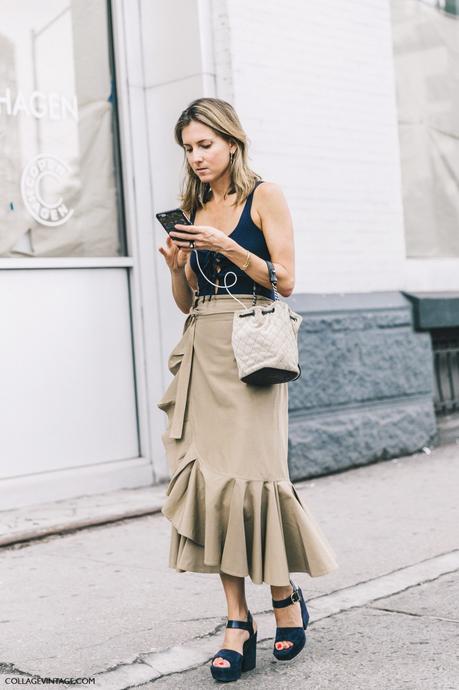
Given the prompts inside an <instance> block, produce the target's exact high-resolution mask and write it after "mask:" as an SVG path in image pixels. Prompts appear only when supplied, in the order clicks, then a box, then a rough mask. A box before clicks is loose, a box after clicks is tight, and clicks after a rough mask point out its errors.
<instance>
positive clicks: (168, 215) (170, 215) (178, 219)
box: [156, 208, 194, 235]
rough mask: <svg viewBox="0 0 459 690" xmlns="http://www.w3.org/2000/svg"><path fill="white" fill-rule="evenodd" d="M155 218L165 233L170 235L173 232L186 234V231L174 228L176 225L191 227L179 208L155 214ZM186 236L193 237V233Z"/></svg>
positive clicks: (190, 223)
mask: <svg viewBox="0 0 459 690" xmlns="http://www.w3.org/2000/svg"><path fill="white" fill-rule="evenodd" d="M156 218H157V219H158V220H159V222H160V223H161V225H162V226H163V228H164V229H165V231H166V232H167V233H170V232H172V231H174V230H175V231H176V232H186V230H178V229H177V228H175V227H174V226H175V224H176V223H180V225H192V222H191V221H190V219H189V218H187V217H186V215H185V214H184V213H183V211H182V209H181V208H173V209H172V210H171V211H163V212H162V213H156ZM187 234H188V235H193V234H194V233H192V232H189V233H187Z"/></svg>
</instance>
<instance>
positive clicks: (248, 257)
mask: <svg viewBox="0 0 459 690" xmlns="http://www.w3.org/2000/svg"><path fill="white" fill-rule="evenodd" d="M249 263H250V252H247V259H246V260H245V263H244V265H243V266H241V268H242V270H243V271H245V270H246V268H247V267H248V265H249Z"/></svg>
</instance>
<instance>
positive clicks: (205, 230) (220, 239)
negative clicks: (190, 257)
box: [169, 223, 231, 252]
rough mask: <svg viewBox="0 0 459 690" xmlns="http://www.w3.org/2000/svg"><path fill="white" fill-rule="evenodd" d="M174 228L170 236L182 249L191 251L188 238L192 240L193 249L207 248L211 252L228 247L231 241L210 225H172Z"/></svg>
mask: <svg viewBox="0 0 459 690" xmlns="http://www.w3.org/2000/svg"><path fill="white" fill-rule="evenodd" d="M174 228H176V230H172V232H170V233H169V235H170V238H171V239H172V241H173V242H174V244H176V245H177V247H180V249H182V250H183V251H190V252H191V251H192V250H193V247H190V240H193V241H194V248H195V249H208V250H210V251H212V252H221V251H223V250H225V249H226V248H227V247H228V243H229V242H230V241H231V240H230V239H229V237H228V235H226V234H225V233H224V232H223V231H222V230H219V229H218V228H213V227H212V226H211V225H181V224H180V223H177V224H176V225H174Z"/></svg>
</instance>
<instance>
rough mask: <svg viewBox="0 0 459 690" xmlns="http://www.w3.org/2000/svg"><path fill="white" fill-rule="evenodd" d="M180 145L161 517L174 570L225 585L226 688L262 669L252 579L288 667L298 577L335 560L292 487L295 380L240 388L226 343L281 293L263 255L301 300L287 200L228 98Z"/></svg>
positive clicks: (183, 120) (210, 106)
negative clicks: (167, 471) (259, 167)
mask: <svg viewBox="0 0 459 690" xmlns="http://www.w3.org/2000/svg"><path fill="white" fill-rule="evenodd" d="M175 138H176V141H177V143H178V144H179V146H181V147H182V148H183V149H184V155H185V166H186V172H185V181H184V193H183V194H182V197H181V199H182V206H181V207H182V209H183V211H184V213H185V215H187V216H188V217H190V218H191V222H192V223H193V224H192V225H191V226H187V225H176V226H175V228H176V231H175V232H171V234H170V235H169V236H168V237H167V239H166V246H165V247H160V248H159V251H160V253H161V254H162V255H163V256H164V258H165V260H166V262H167V265H168V267H169V269H170V272H171V280H172V293H173V296H174V299H175V302H176V304H177V306H178V307H179V309H181V311H183V312H184V313H185V314H188V316H187V319H186V321H185V324H184V329H183V335H182V338H181V340H180V341H179V343H178V344H177V345H176V347H175V348H174V349H173V351H172V352H171V354H170V357H169V361H168V366H169V370H170V371H171V373H172V374H174V379H173V380H172V382H171V383H170V385H169V387H168V389H167V390H166V392H165V393H164V395H163V398H162V399H161V400H160V401H159V402H158V407H159V408H160V409H162V410H164V411H165V412H166V414H167V416H168V428H167V430H166V431H165V433H164V434H163V436H162V439H163V443H164V446H165V448H166V453H167V456H168V460H169V463H170V466H171V471H172V477H171V480H170V483H169V487H168V490H167V499H166V502H165V504H164V506H163V508H162V512H163V514H164V515H165V516H166V517H167V518H168V519H169V520H170V521H171V523H172V536H171V543H170V559H169V565H170V566H171V567H173V568H175V569H176V570H177V571H180V572H184V571H192V572H199V573H218V574H219V576H220V578H221V581H222V585H223V589H224V592H225V595H226V599H227V613H228V623H227V627H226V629H225V636H224V640H223V645H222V648H221V649H220V650H219V651H218V652H217V653H216V655H215V656H214V658H213V659H212V662H211V672H212V675H213V677H214V678H216V679H217V680H224V681H227V680H236V679H237V678H239V676H240V674H241V670H249V669H250V668H253V667H254V666H255V649H256V622H255V620H254V619H253V617H252V615H251V613H250V612H249V610H248V606H247V602H246V598H245V590H244V585H245V579H244V578H245V577H246V576H250V578H251V580H252V582H254V583H256V584H262V583H263V582H265V583H267V584H269V585H270V587H271V595H272V601H273V606H274V614H275V619H276V624H277V630H276V639H275V645H274V649H273V653H274V655H275V656H276V658H278V659H281V660H288V659H291V658H293V657H294V656H296V655H297V654H298V652H299V651H301V649H302V648H303V646H304V643H305V633H304V630H305V628H306V626H307V622H308V612H307V608H306V604H305V602H304V598H303V595H302V592H301V589H300V588H299V587H298V588H297V587H296V585H294V583H293V582H292V581H291V580H290V572H307V573H309V575H311V576H318V575H324V574H326V573H329V572H331V571H332V570H334V569H335V568H336V567H337V564H336V561H335V558H334V555H333V553H332V551H331V549H330V546H329V545H328V543H327V541H326V539H325V537H324V535H323V534H322V533H321V531H320V528H319V526H318V525H317V523H316V522H315V521H314V518H313V517H312V516H311V515H310V513H309V511H308V510H307V508H306V507H305V506H304V505H303V504H302V503H301V501H300V498H299V496H298V494H297V493H296V491H295V488H294V487H293V485H292V484H291V482H290V479H289V472H288V465H287V451H288V384H287V383H282V384H273V385H269V386H263V387H260V386H254V385H248V384H246V383H243V382H242V381H241V380H240V379H239V377H238V370H237V366H236V361H235V358H234V353H233V350H232V345H231V333H232V323H233V313H234V311H235V310H238V309H241V308H242V307H244V306H246V305H247V306H250V305H251V304H252V300H253V298H254V297H253V296H254V294H256V303H257V304H270V303H272V300H273V299H274V293H273V290H272V285H271V282H270V280H269V274H268V268H267V264H266V261H265V260H266V259H268V260H271V261H272V263H273V264H274V267H275V270H276V273H277V279H278V283H277V289H278V292H279V294H280V295H282V296H283V297H288V296H289V295H291V294H292V292H293V288H294V283H295V277H294V241H293V229H292V221H291V216H290V212H289V209H288V207H287V203H286V201H285V198H284V196H283V194H282V191H281V190H280V188H279V187H278V186H277V185H276V184H274V183H272V182H264V181H262V180H261V179H260V177H259V176H258V175H257V174H256V173H254V172H253V171H252V170H251V169H250V167H249V165H248V157H247V137H246V135H245V133H244V131H243V129H242V126H241V124H240V121H239V118H238V116H237V114H236V112H235V111H234V109H233V107H232V106H231V105H230V104H229V103H227V102H225V101H222V100H219V99H215V98H200V99H197V100H195V101H193V102H192V103H191V104H190V105H189V106H188V108H186V109H185V110H184V111H183V113H182V114H181V116H180V118H179V120H178V122H177V124H176V126H175ZM190 233H191V234H190ZM190 238H191V239H190ZM233 295H234V297H233ZM235 298H236V299H237V300H238V301H236V299H235ZM241 305H242V307H241Z"/></svg>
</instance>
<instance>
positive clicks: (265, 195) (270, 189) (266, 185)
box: [254, 181, 284, 200]
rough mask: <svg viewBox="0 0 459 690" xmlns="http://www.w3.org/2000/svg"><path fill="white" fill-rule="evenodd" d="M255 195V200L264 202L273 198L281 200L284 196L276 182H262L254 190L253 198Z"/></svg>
mask: <svg viewBox="0 0 459 690" xmlns="http://www.w3.org/2000/svg"><path fill="white" fill-rule="evenodd" d="M255 195H256V196H257V199H262V200H263V199H264V200H266V199H272V198H275V197H277V198H281V197H283V196H284V192H283V191H282V187H281V186H280V185H279V184H277V183H276V182H268V181H263V183H262V184H259V185H258V187H257V188H256V190H255V192H254V196H255Z"/></svg>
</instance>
